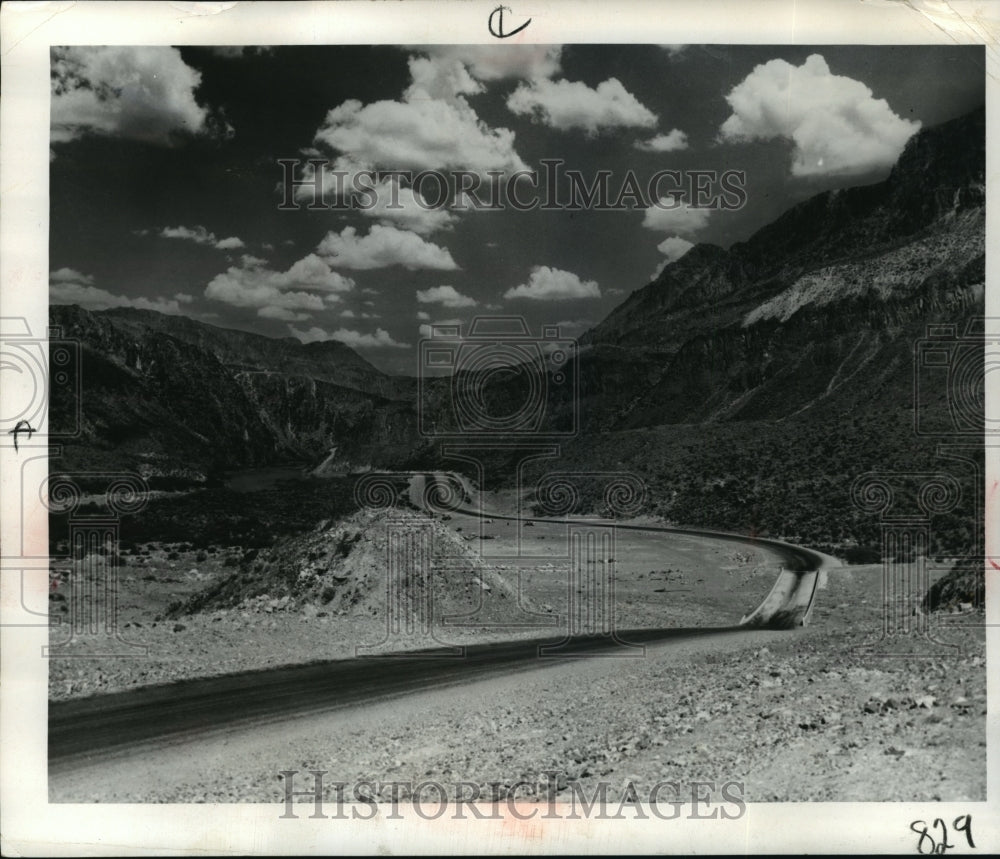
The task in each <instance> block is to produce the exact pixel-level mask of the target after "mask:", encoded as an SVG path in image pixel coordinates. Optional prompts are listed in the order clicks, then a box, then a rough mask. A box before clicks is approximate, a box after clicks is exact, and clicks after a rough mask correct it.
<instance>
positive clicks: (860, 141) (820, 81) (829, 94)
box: [719, 54, 920, 176]
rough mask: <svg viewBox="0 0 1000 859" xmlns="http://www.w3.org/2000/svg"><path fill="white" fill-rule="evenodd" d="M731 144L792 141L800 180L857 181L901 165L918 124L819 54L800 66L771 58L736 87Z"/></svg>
mask: <svg viewBox="0 0 1000 859" xmlns="http://www.w3.org/2000/svg"><path fill="white" fill-rule="evenodd" d="M726 101H728V102H729V106H730V107H731V108H732V109H733V113H732V115H731V116H730V117H729V118H728V119H727V120H726V121H725V122H724V123H723V124H722V127H721V129H720V132H719V134H720V137H721V138H722V139H723V140H726V141H744V140H770V139H772V138H776V137H782V138H787V139H789V140H791V141H793V142H794V143H795V151H794V153H793V156H792V174H793V175H794V176H831V175H843V176H850V175H854V174H858V173H864V172H867V171H871V170H877V169H881V168H887V167H890V166H892V164H894V163H895V161H896V159H897V158H898V157H899V154H900V152H902V150H903V147H904V146H905V145H906V141H907V140H909V139H910V137H911V136H912V135H913V134H915V133H916V132H917V131H918V130H919V129H920V123H919V122H913V121H910V120H907V119H902V118H901V117H899V116H897V115H896V114H895V113H893V111H892V109H891V108H890V107H889V104H888V102H886V101H885V99H876V98H874V97H873V95H872V91H871V90H870V89H869V88H868V87H867V86H866V85H865V84H863V83H862V82H861V81H857V80H854V79H853V78H849V77H845V76H843V75H835V74H833V73H831V71H830V67H829V66H828V65H827V63H826V60H825V59H824V58H823V57H822V56H821V55H820V54H813V55H812V56H810V57H809V58H808V59H807V60H806V61H805V62H804V63H803V64H802V65H801V66H793V65H791V64H790V63H788V62H786V61H785V60H780V59H778V60H771V61H770V62H767V63H764V64H763V65H759V66H757V67H756V68H755V69H754V70H753V71H752V72H751V73H750V74H749V75H748V76H747V77H746V78H745V79H744V80H743V81H742V82H741V83H739V84H737V85H736V86H735V87H733V89H732V91H731V92H730V93H729V95H727V96H726Z"/></svg>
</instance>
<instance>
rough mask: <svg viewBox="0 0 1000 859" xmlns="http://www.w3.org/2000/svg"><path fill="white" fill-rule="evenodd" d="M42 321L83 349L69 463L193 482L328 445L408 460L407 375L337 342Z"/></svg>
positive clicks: (199, 326)
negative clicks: (78, 428)
mask: <svg viewBox="0 0 1000 859" xmlns="http://www.w3.org/2000/svg"><path fill="white" fill-rule="evenodd" d="M50 318H51V322H52V324H53V325H57V326H59V327H61V328H62V332H63V336H64V337H66V338H69V339H73V340H78V341H80V343H81V350H82V369H81V376H82V380H83V391H82V398H81V403H82V408H81V410H80V413H81V418H82V420H81V425H82V433H81V438H80V439H79V440H78V442H77V443H75V444H70V445H68V447H67V451H66V454H65V457H64V461H65V462H66V464H67V465H68V466H72V467H76V468H83V467H90V468H93V467H112V466H113V467H126V468H133V469H138V470H139V471H140V472H141V473H143V474H145V475H151V476H159V477H172V478H177V479H180V480H195V481H200V480H203V479H204V478H205V477H206V476H207V475H208V474H210V473H212V472H214V471H218V470H223V469H233V468H246V467H254V466H263V465H270V464H275V463H281V462H287V461H290V460H305V461H314V460H317V459H319V458H323V457H326V456H327V455H328V454H329V453H330V452H331V450H333V449H336V453H335V455H334V457H333V461H332V463H331V464H332V465H336V464H338V463H341V462H342V463H347V464H353V465H364V464H368V463H372V462H374V463H376V464H380V463H382V464H384V463H388V462H391V461H392V460H393V457H394V456H400V455H402V453H403V452H405V453H407V455H408V454H409V442H410V440H411V439H413V438H414V437H415V435H416V431H415V427H416V417H415V409H414V402H415V396H416V393H415V392H416V385H415V382H414V380H412V379H403V378H393V377H391V376H387V375H385V374H384V373H382V372H380V371H379V370H377V369H376V368H375V367H373V366H372V365H371V364H369V363H368V362H367V361H365V360H364V359H363V358H362V357H361V356H359V355H358V354H357V353H356V352H354V351H353V350H351V349H349V348H348V347H347V346H344V345H343V344H341V343H337V342H328V343H312V344H302V343H299V341H297V340H294V339H291V338H287V339H284V340H274V339H270V338H267V337H261V336H259V335H256V334H250V333H246V332H242V331H232V330H227V329H222V328H216V327H214V326H211V325H206V324H204V323H201V322H196V321H194V320H192V319H188V318H185V317H180V316H165V315H163V314H159V313H155V312H152V311H138V310H121V309H116V310H108V311H103V312H93V313H92V312H88V311H86V310H82V309H81V308H79V307H76V306H72V307H69V306H53V307H52V308H51V309H50ZM57 406H58V407H59V408H61V409H62V410H64V411H65V409H66V404H56V403H53V409H54V410H55V409H56V408H57Z"/></svg>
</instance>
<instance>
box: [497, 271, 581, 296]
mask: <svg viewBox="0 0 1000 859" xmlns="http://www.w3.org/2000/svg"><path fill="white" fill-rule="evenodd" d="M503 297H504V298H530V299H533V300H535V301H565V300H567V299H571V298H600V297H601V290H600V287H598V285H597V281H593V280H580V278H579V276H577V275H575V274H573V272H570V271H563V270H562V269H558V268H549V267H548V266H547V265H536V266H535V267H534V268H533V269H532V270H531V275H530V277H529V278H528V282H527V283H522V284H520V285H519V286H513V287H511V288H510V289H508V290H507V291H506V292H505V293H504V296H503Z"/></svg>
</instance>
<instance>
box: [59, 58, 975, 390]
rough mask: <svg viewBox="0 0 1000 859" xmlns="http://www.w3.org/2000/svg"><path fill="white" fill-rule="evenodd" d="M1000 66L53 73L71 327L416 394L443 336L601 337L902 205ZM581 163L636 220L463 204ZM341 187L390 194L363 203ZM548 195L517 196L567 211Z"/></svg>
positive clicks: (474, 63)
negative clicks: (676, 280)
mask: <svg viewBox="0 0 1000 859" xmlns="http://www.w3.org/2000/svg"><path fill="white" fill-rule="evenodd" d="M984 62H985V59H984V51H983V48H982V47H981V46H954V47H950V46H830V45H822V46H813V47H810V46H759V45H741V46H720V45H703V46H697V45H689V46H683V45H564V46H547V45H509V44H503V45H465V46H412V47H407V46H371V47H369V46H318V47H313V46H310V47H305V46H301V47H300V46H290V47H273V48H267V47H246V48H240V47H231V46H226V47H183V46H182V47H129V46H110V47H88V46H76V47H65V48H53V50H52V100H51V140H50V159H51V160H50V243H49V244H50V247H49V252H50V253H49V255H50V262H49V267H50V301H52V302H53V303H72V304H80V305H81V306H83V307H86V308H88V309H94V310H100V309H104V308H108V307H119V306H131V307H139V308H145V309H152V310H158V311H160V312H164V313H172V314H183V315H187V316H190V317H192V318H194V319H198V320H200V321H203V322H207V323H210V324H214V325H219V326H222V327H226V328H238V329H241V330H246V331H254V332H257V333H261V334H265V335H268V336H272V337H289V336H292V337H296V338H298V339H299V340H302V341H303V342H311V341H315V340H324V339H336V340H340V341H342V342H344V343H346V344H347V345H349V346H351V347H352V348H355V349H356V350H357V351H358V352H359V353H360V354H362V355H363V356H364V357H365V358H367V359H368V360H369V361H371V362H372V363H373V364H375V365H376V366H378V367H380V368H381V369H383V370H385V371H387V372H391V373H402V374H408V375H416V373H417V372H418V367H417V362H418V361H419V355H420V349H419V343H420V341H421V339H423V338H425V337H427V336H429V335H430V329H429V326H430V325H432V324H456V323H457V324H461V325H462V326H463V328H462V331H463V333H467V332H468V331H469V326H470V324H471V321H472V320H473V319H474V318H476V317H477V316H493V315H505V316H506V315H509V316H521V317H523V318H524V319H525V321H526V324H527V326H528V329H529V330H530V331H531V332H532V333H533V334H535V335H539V334H540V333H541V328H542V326H543V325H544V326H551V325H558V326H559V329H560V335H561V336H562V337H563V338H565V337H577V336H579V335H580V334H581V333H583V332H584V331H585V330H586V329H587V328H589V327H591V326H593V325H594V324H596V323H598V322H600V320H601V319H603V318H604V317H605V316H607V314H608V313H609V312H610V311H611V310H613V309H614V308H615V307H616V306H617V305H619V304H621V302H622V301H624V300H625V298H626V297H627V296H628V294H629V293H631V292H633V291H634V290H636V289H639V288H641V287H643V286H645V285H646V284H648V283H649V282H650V281H651V280H652V279H653V278H654V277H655V276H656V275H657V274H658V272H659V271H661V270H662V268H663V267H664V266H665V265H668V264H670V263H671V262H672V261H674V260H676V259H678V258H679V257H680V256H682V255H683V254H684V253H685V252H686V251H687V250H689V249H690V248H691V247H692V246H693V245H694V244H697V243H701V242H708V243H712V244H717V245H720V246H722V247H730V246H731V245H733V244H734V243H736V242H740V241H743V240H745V239H747V238H748V237H749V236H750V235H752V234H753V233H754V232H755V231H756V230H757V229H759V228H760V227H762V226H764V225H765V224H767V223H769V222H770V221H772V220H774V219H775V218H776V217H778V216H779V215H780V214H781V213H782V212H784V211H785V210H786V209H787V208H788V207H789V206H791V205H793V204H794V203H796V202H799V201H801V200H804V199H806V198H808V197H810V196H812V195H813V194H815V193H817V192H820V191H823V190H827V189H830V188H838V187H846V186H851V185H861V184H868V183H871V182H877V181H881V180H882V179H884V178H885V177H886V176H887V175H888V173H889V171H890V170H891V168H892V165H893V163H894V162H895V160H896V158H897V157H898V155H899V153H900V152H901V151H902V149H903V147H904V146H905V145H906V142H907V140H909V138H910V137H911V136H912V135H913V134H914V133H916V132H917V131H919V130H920V129H921V128H927V127H930V126H933V125H936V124H939V123H941V122H944V121H946V120H948V119H951V118H954V117H956V116H959V115H962V114H964V113H967V112H968V111H970V110H972V109H974V108H976V107H978V106H979V105H981V104H982V103H983V102H984V100H985V92H984V82H985V71H984V68H985V67H984ZM288 159H291V160H293V161H296V160H297V161H298V163H300V164H301V165H302V167H301V168H295V169H294V172H293V173H292V174H289V176H290V177H291V178H294V179H296V180H298V181H302V180H308V179H310V178H312V177H314V174H311V173H309V172H308V171H310V170H312V169H313V168H311V167H309V166H308V165H307V164H306V162H307V161H308V159H319V160H321V161H322V162H323V165H324V166H322V167H321V177H320V178H321V179H322V181H323V189H324V194H323V196H322V197H320V198H318V197H317V196H316V194H315V185H309V184H304V185H301V186H291V187H290V186H288V185H287V183H286V181H285V180H286V178H287V177H286V174H285V171H286V170H288V169H289V167H286V166H283V165H282V164H281V161H283V160H288ZM554 160H560V161H561V162H562V167H561V169H562V170H563V171H566V170H571V171H579V176H580V178H581V180H582V181H583V182H584V183H585V184H586V185H587V186H590V185H591V184H592V183H594V182H595V181H597V177H599V176H600V175H601V171H608V172H607V174H606V175H607V180H606V181H607V189H608V191H607V202H608V203H609V204H617V205H609V206H606V207H603V208H602V207H599V206H596V205H594V204H593V203H591V204H590V205H582V206H579V207H577V208H576V209H575V210H571V209H570V208H569V207H567V206H566V205H565V203H566V202H568V199H569V188H570V186H569V184H568V180H566V179H565V177H560V178H559V180H558V187H557V190H556V196H555V197H554V198H552V197H549V198H548V201H549V206H548V207H547V208H543V207H541V206H538V207H537V208H534V209H532V210H529V211H524V210H521V209H518V208H516V207H515V206H513V205H511V204H510V201H509V200H508V199H506V197H504V196H503V195H502V196H501V198H500V199H501V202H503V203H504V204H505V205H503V206H502V207H500V208H496V209H488V210H487V209H484V210H479V211H477V210H475V209H474V208H473V205H472V202H471V201H469V200H468V198H467V199H466V205H465V206H464V207H463V206H460V205H455V203H456V199H455V192H456V190H457V183H458V182H459V181H461V182H468V183H469V184H471V183H473V182H477V181H478V182H481V183H482V184H481V186H480V188H479V189H478V191H477V192H476V196H477V198H478V199H480V200H482V201H483V202H484V203H489V202H490V194H491V185H490V182H494V183H499V184H500V187H501V188H507V187H508V186H507V184H506V183H507V182H508V180H511V177H512V176H513V175H514V174H515V173H517V172H518V171H531V170H542V169H543V168H544V165H545V163H546V162H552V161H554ZM549 169H550V171H551V169H552V168H551V167H550V168H549ZM303 171H306V172H303ZM378 171H382V174H383V175H382V176H381V177H380V176H378V175H375V174H376V173H377V172H378ZM392 171H403V174H404V175H403V176H395V177H393V176H390V175H387V172H392ZM406 171H409V174H410V176H412V177H414V178H415V177H416V175H417V174H420V173H421V172H425V173H426V171H437V172H439V173H442V174H445V175H446V176H447V177H450V178H448V183H447V184H446V186H445V187H444V188H439V185H438V182H437V180H435V179H434V177H433V175H432V176H430V178H427V177H426V176H425V178H424V180H423V181H422V182H421V183H420V184H419V186H418V187H417V188H414V187H412V185H411V183H410V180H409V179H408V178H407V176H406V175H405V174H406ZM662 171H673V172H669V173H666V174H664V173H663V172H662ZM456 172H459V173H461V174H462V175H464V176H466V177H467V178H465V179H456V178H455V177H454V175H453V174H454V173H456ZM630 173H631V175H633V176H634V177H635V180H636V185H635V186H634V187H630V186H629V179H628V177H629V176H630ZM658 174H659V175H660V176H661V180H660V182H659V183H658V184H656V185H654V186H652V187H650V185H649V182H650V179H651V178H652V177H654V176H656V175H658ZM338 175H339V176H340V177H343V181H344V182H345V183H346V187H347V189H350V188H351V187H352V183H358V186H359V187H361V186H368V185H371V186H373V187H374V188H375V192H374V193H371V194H366V195H360V196H358V195H354V196H353V198H352V196H351V195H350V194H341V195H338V193H337V185H336V177H337V176H338ZM699 175H701V176H702V177H703V178H701V179H699V178H698V176H699ZM491 177H495V178H491ZM726 177H728V178H726ZM511 181H513V180H511ZM541 181H542V183H543V189H542V190H534V191H533V190H532V189H531V187H530V184H529V183H527V180H526V179H525V178H524V177H522V178H521V179H519V180H517V185H516V187H515V188H514V192H515V194H516V195H517V197H518V198H519V199H520V200H522V201H526V202H531V201H532V200H537V201H538V202H539V203H542V202H545V200H546V197H545V194H544V178H543V179H542V180H541ZM727 183H728V184H727ZM598 187H599V186H598ZM699 187H700V188H702V189H703V190H702V191H701V192H698V190H697V189H698V188H699ZM629 191H632V192H634V193H631V194H629V193H627V192H629ZM289 195H291V196H289ZM418 195H422V196H420V197H419V199H418ZM286 198H287V199H286ZM457 202H459V203H460V202H461V201H460V200H459V201H457Z"/></svg>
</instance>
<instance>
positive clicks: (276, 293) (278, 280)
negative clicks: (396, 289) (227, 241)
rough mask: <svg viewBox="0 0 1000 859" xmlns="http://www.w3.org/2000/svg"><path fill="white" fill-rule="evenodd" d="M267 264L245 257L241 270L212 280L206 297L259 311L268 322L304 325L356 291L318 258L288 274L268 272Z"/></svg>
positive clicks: (301, 263) (311, 257) (304, 261)
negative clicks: (341, 296) (319, 312)
mask: <svg viewBox="0 0 1000 859" xmlns="http://www.w3.org/2000/svg"><path fill="white" fill-rule="evenodd" d="M263 262H264V261H263V260H261V259H259V258H257V257H252V256H249V255H245V256H244V257H243V260H242V262H241V264H240V265H239V266H231V267H230V268H228V269H227V270H226V271H225V272H223V273H222V274H217V275H216V276H215V277H214V278H212V280H211V281H210V282H209V284H208V286H207V287H206V288H205V297H206V298H210V299H212V300H213V301H221V302H224V303H225V304H229V305H231V306H233V307H244V308H252V309H255V310H256V311H257V315H258V316H261V317H263V318H265V319H281V320H285V321H288V322H292V321H295V322H301V321H303V320H305V319H308V318H309V317H310V316H311V315H312V314H313V313H316V312H318V311H321V310H324V309H325V308H326V307H327V305H329V304H334V303H336V302H338V301H340V294H342V293H347V292H350V291H351V290H353V289H354V285H355V284H354V281H353V280H351V279H350V278H348V277H344V276H343V275H342V274H340V273H339V272H335V271H333V270H332V269H331V268H330V266H329V265H327V264H326V263H325V262H324V261H323V260H321V259H320V258H319V257H318V256H316V255H315V254H309V255H308V256H306V257H304V258H302V259H300V260H299V261H298V262H296V263H295V264H294V265H292V266H291V267H290V268H289V269H288V270H287V271H284V272H279V271H274V270H272V269H269V268H265V267H264V265H263Z"/></svg>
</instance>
